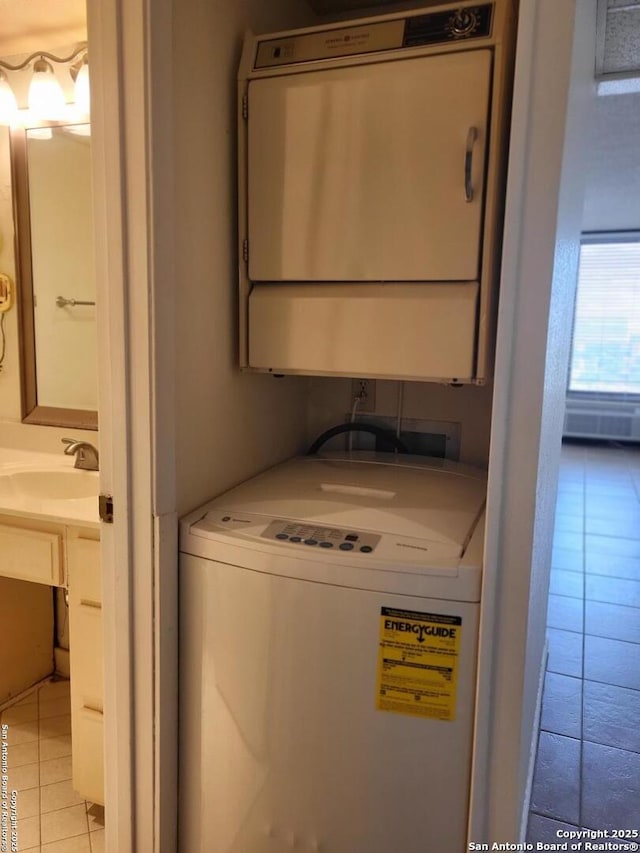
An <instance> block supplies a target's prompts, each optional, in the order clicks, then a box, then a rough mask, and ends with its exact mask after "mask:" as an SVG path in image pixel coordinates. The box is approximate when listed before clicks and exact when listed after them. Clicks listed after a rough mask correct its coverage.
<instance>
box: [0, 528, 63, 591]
mask: <svg viewBox="0 0 640 853" xmlns="http://www.w3.org/2000/svg"><path fill="white" fill-rule="evenodd" d="M0 554H1V555H2V556H1V557H0V560H1V569H0V572H1V574H2V575H3V576H4V577H9V578H16V579H18V580H24V581H34V582H35V583H44V584H47V585H49V586H62V584H63V583H64V570H63V560H62V535H61V534H59V533H45V532H43V531H40V530H28V529H27V528H22V527H13V526H12V525H8V524H0Z"/></svg>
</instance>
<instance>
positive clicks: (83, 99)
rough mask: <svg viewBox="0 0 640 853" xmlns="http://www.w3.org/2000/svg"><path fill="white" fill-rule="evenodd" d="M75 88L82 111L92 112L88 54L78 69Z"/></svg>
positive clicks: (86, 113) (79, 107)
mask: <svg viewBox="0 0 640 853" xmlns="http://www.w3.org/2000/svg"><path fill="white" fill-rule="evenodd" d="M73 89H74V92H75V101H76V107H77V108H78V109H79V110H80V112H81V113H84V114H85V115H89V113H90V112H91V98H90V94H89V62H88V60H87V57H86V55H85V57H84V60H83V62H82V65H81V66H80V68H79V70H78V74H77V76H76V80H75V83H74V87H73Z"/></svg>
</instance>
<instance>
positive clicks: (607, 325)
mask: <svg viewBox="0 0 640 853" xmlns="http://www.w3.org/2000/svg"><path fill="white" fill-rule="evenodd" d="M569 392H570V393H574V394H575V393H578V394H580V395H581V396H582V395H584V394H589V395H591V394H598V395H602V394H606V395H615V396H616V397H627V396H629V395H631V396H634V397H635V396H636V395H637V396H640V233H625V234H599V235H593V236H589V237H585V238H584V239H583V242H582V246H581V248H580V269H579V273H578V292H577V297H576V308H575V319H574V329H573V344H572V353H571V365H570V370H569Z"/></svg>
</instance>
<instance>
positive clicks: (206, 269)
mask: <svg viewBox="0 0 640 853" xmlns="http://www.w3.org/2000/svg"><path fill="white" fill-rule="evenodd" d="M312 20H313V17H312V15H311V13H310V11H309V9H308V8H307V7H306V4H305V3H304V2H302V0H280V2H277V3H274V2H270V3H264V2H262V0H242V2H234V3H228V2H227V3H225V2H222V0H218V2H214V0H208V2H203V0H182V2H180V3H179V4H175V6H174V20H173V33H174V39H173V50H174V72H173V84H174V98H175V112H174V128H175V134H174V140H173V144H174V164H175V166H174V168H175V211H177V214H176V216H175V234H174V240H175V258H176V262H175V279H176V280H175V288H176V292H175V297H176V308H175V312H176V318H175V322H176V358H177V364H176V422H177V443H176V471H177V508H178V512H180V513H182V512H184V511H186V510H187V509H190V508H193V507H194V506H196V505H197V504H199V503H201V502H202V501H204V500H205V499H206V498H208V497H211V496H212V495H214V494H216V493H219V492H221V491H223V490H224V489H226V488H228V487H229V486H231V485H232V484H234V483H236V482H238V481H240V480H242V479H245V478H247V477H249V476H251V475H252V474H255V473H257V471H259V470H260V469H263V468H265V467H267V466H269V465H272V464H274V463H276V462H277V461H279V460H280V459H283V458H285V457H287V456H289V455H291V454H293V453H294V452H296V450H297V449H298V448H300V447H301V446H302V444H303V438H304V433H303V430H304V403H303V400H304V392H305V388H306V381H305V380H303V379H296V378H287V379H274V378H273V377H271V376H256V375H246V374H242V373H240V371H239V369H238V368H237V366H236V364H237V360H238V357H237V307H236V302H237V300H236V287H237V266H236V264H237V261H236V256H235V255H236V253H235V245H236V200H235V199H236V167H235V161H236V85H235V78H236V73H237V67H238V62H239V58H240V48H241V43H242V35H243V32H244V31H245V30H246V29H247V28H252V29H253V30H254V31H256V32H264V31H269V30H270V29H278V28H280V29H285V28H287V27H290V26H291V27H293V26H299V25H304V24H306V23H309V22H311V21H312ZM158 345H160V346H161V345H162V342H161V341H158Z"/></svg>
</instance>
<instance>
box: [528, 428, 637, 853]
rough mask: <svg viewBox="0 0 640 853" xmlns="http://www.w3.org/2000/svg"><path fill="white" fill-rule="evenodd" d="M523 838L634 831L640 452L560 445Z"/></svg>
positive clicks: (546, 840)
mask: <svg viewBox="0 0 640 853" xmlns="http://www.w3.org/2000/svg"><path fill="white" fill-rule="evenodd" d="M547 625H548V638H549V660H548V664H547V673H546V676H545V685H544V695H543V703H542V718H541V722H540V734H539V740H538V755H537V759H536V768H535V775H534V782H533V793H532V798H531V812H530V817H529V829H528V838H527V840H528V841H530V842H537V841H541V842H550V841H558V840H562V839H558V836H557V835H556V833H557V831H558V830H561V829H576V828H584V829H610V830H611V829H638V828H640V448H633V447H629V446H626V447H621V446H613V445H607V446H603V445H594V444H577V443H573V444H568V443H566V444H565V445H563V449H562V463H561V470H560V482H559V489H558V504H557V509H556V527H555V536H554V550H553V560H552V569H551V585H550V590H549V611H548V617H547Z"/></svg>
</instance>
